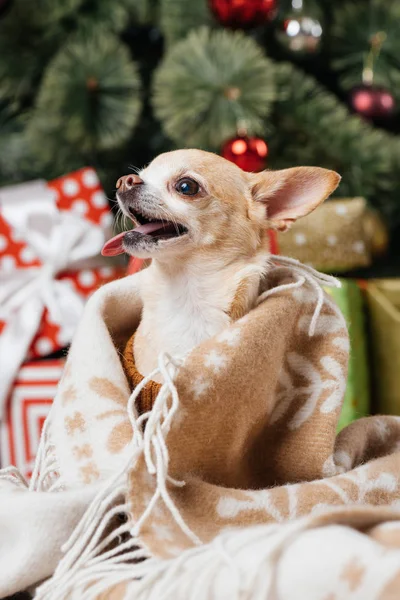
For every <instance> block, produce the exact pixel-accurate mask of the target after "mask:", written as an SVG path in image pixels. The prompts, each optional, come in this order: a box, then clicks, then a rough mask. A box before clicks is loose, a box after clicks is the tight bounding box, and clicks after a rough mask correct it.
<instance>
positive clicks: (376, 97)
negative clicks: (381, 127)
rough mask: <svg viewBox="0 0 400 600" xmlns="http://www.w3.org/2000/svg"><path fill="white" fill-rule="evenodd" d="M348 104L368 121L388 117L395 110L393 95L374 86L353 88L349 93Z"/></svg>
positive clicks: (382, 88)
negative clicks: (368, 119)
mask: <svg viewBox="0 0 400 600" xmlns="http://www.w3.org/2000/svg"><path fill="white" fill-rule="evenodd" d="M350 104H351V106H352V108H353V109H354V110H355V111H356V112H357V113H358V114H360V115H362V116H364V117H368V118H370V119H379V118H387V117H390V116H391V115H392V114H393V113H394V112H395V110H396V102H395V99H394V97H393V95H392V94H391V93H390V92H389V91H388V90H386V89H385V88H384V87H379V86H375V85H364V84H363V85H359V86H357V87H355V88H354V89H353V90H352V91H351V93H350Z"/></svg>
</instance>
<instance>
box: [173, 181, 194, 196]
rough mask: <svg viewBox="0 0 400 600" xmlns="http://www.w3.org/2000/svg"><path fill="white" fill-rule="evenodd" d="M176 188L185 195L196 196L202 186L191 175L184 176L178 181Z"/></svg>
mask: <svg viewBox="0 0 400 600" xmlns="http://www.w3.org/2000/svg"><path fill="white" fill-rule="evenodd" d="M175 189H176V191H177V192H179V193H180V194H183V195H184V196H194V195H195V194H197V193H198V191H199V189H200V186H199V184H198V183H197V181H195V180H194V179H190V177H184V178H183V179H180V180H179V181H178V182H177V184H176V185H175Z"/></svg>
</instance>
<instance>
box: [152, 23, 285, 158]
mask: <svg viewBox="0 0 400 600" xmlns="http://www.w3.org/2000/svg"><path fill="white" fill-rule="evenodd" d="M274 96H275V90H274V82H273V76H272V74H271V64H270V61H269V60H268V59H267V58H266V57H265V56H264V55H263V53H262V51H261V49H260V48H259V47H258V46H257V44H256V43H255V42H254V41H253V40H252V39H251V38H249V37H248V36H246V35H244V34H243V33H240V32H234V33H233V32H229V31H226V30H221V31H210V30H208V29H207V28H201V29H199V30H198V31H193V32H192V33H190V34H189V36H188V37H187V38H186V39H185V40H182V41H181V42H178V43H177V44H176V45H174V46H173V47H172V49H171V50H170V51H169V52H168V53H167V55H166V57H165V58H164V60H163V62H162V64H161V65H160V67H159V68H158V69H157V71H156V73H155V77H154V87H153V105H154V109H155V112H156V116H157V117H158V118H159V119H160V121H161V122H162V124H163V127H164V129H165V131H166V133H167V135H169V136H170V137H171V139H173V140H174V141H176V142H177V143H179V144H183V145H185V146H188V145H193V146H199V147H203V148H204V147H205V148H214V149H215V148H218V147H219V145H220V144H221V143H222V142H224V141H225V140H226V139H227V138H229V137H231V136H233V135H235V134H236V132H237V128H238V126H245V127H246V129H247V131H248V133H256V132H260V131H262V130H263V126H264V121H263V119H264V118H265V117H266V116H267V114H268V112H269V109H270V106H271V102H272V100H273V98H274Z"/></svg>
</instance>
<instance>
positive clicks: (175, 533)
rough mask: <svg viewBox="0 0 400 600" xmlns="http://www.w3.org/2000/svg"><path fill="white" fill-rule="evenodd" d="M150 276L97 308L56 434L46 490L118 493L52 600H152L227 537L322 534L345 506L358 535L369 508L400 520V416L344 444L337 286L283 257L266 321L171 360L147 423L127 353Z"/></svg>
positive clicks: (45, 468)
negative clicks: (317, 522) (161, 582)
mask: <svg viewBox="0 0 400 600" xmlns="http://www.w3.org/2000/svg"><path fill="white" fill-rule="evenodd" d="M138 277H140V274H137V275H134V276H132V277H129V278H126V279H125V280H123V281H120V282H116V283H113V284H110V285H109V286H105V288H103V289H102V290H101V291H100V292H99V293H98V294H97V295H96V296H94V297H93V298H92V300H91V301H90V303H89V305H88V307H87V310H86V314H85V317H84V319H83V321H82V323H81V326H80V328H79V330H78V332H77V335H76V337H75V340H74V343H73V346H72V349H71V352H70V355H69V359H68V364H67V369H66V373H65V376H64V378H63V381H62V383H61V385H60V389H59V392H58V395H57V398H56V401H55V404H54V408H53V411H52V414H51V415H50V419H49V422H48V424H47V426H46V430H45V433H44V436H43V442H42V448H41V453H40V456H39V460H38V469H37V473H36V474H35V477H34V483H33V486H32V487H33V489H36V490H46V489H51V490H59V492H60V493H61V494H62V493H63V490H68V489H78V490H79V489H84V488H85V487H86V486H90V485H93V484H95V485H99V484H101V482H102V481H104V484H101V485H100V487H101V489H100V493H99V494H98V495H97V497H96V498H95V499H94V501H93V502H92V503H91V504H90V506H89V508H88V511H87V513H86V515H85V516H84V518H83V520H82V521H81V523H80V524H79V526H78V527H77V529H76V530H75V532H74V535H73V536H72V538H71V540H70V541H69V543H68V545H67V546H66V547H65V548H64V551H65V556H64V558H63V559H62V560H61V562H60V563H59V565H58V567H57V569H56V571H55V573H54V575H53V577H52V578H51V579H50V580H49V581H47V582H46V583H45V584H44V585H43V586H42V587H41V588H40V589H39V591H38V598H46V599H50V598H55V599H57V600H59V599H60V598H63V597H78V598H79V597H81V596H80V595H79V594H80V593H81V594H85V595H84V597H85V598H86V597H88V598H89V597H100V596H99V594H101V593H103V592H104V591H105V590H108V592H107V594H109V593H111V592H110V589H111V588H115V586H116V585H119V586H120V587H119V588H118V589H119V590H120V591H121V594H122V592H123V595H122V596H121V597H124V594H125V591H124V590H125V583H126V582H133V581H134V580H135V578H136V577H144V579H143V582H145V583H143V585H144V584H146V585H147V588H146V589H147V592H148V593H149V594H150V591H151V581H155V579H154V578H156V573H159V569H160V568H161V569H162V568H164V567H163V566H162V567H160V565H165V564H167V563H165V562H164V561H161V562H160V559H171V560H172V559H173V558H174V557H176V556H177V557H178V559H175V561H177V564H178V566H175V567H172V569H174V568H175V569H178V571H179V568H178V567H179V564H182V561H183V560H186V558H187V557H188V560H189V559H190V557H191V556H192V554H191V553H193V552H195V553H196V552H197V553H198V552H200V549H201V548H205V549H207V548H209V547H214V546H213V545H214V544H215V543H216V542H217V541H218V540H221V539H224V536H225V537H226V536H228V537H229V536H231V535H233V536H236V535H237V536H239V538H240V535H241V534H240V531H242V532H243V535H244V536H245V538H246V539H247V541H248V535H249V536H250V537H251V536H252V533H251V532H252V531H253V530H254V528H253V526H263V527H265V526H266V524H277V523H278V524H281V523H285V522H287V521H292V520H295V519H296V518H297V517H304V516H307V515H308V519H309V522H311V523H313V522H314V521H313V519H315V518H316V517H315V515H316V514H319V513H326V512H327V511H332V507H339V508H340V507H342V508H343V507H346V515H347V517H346V519H347V522H348V523H353V522H354V523H355V524H356V523H357V510H359V508H358V507H359V506H360V505H361V506H366V505H368V506H370V507H371V506H383V507H385V511H386V512H384V513H379V514H380V516H379V518H378V521H379V519H380V520H382V519H383V518H385V519H386V518H387V519H395V518H397V512H396V511H395V509H396V507H398V506H399V502H400V485H399V484H400V481H399V479H400V453H399V442H400V421H399V419H397V418H396V417H372V418H368V419H361V420H359V421H358V422H355V423H353V424H352V425H351V426H349V427H348V428H346V429H344V430H343V431H342V432H341V433H340V434H339V435H338V436H336V425H337V421H338V417H339V413H340V409H341V403H342V401H343V395H344V390H345V386H346V369H347V360H348V351H349V343H348V336H347V329H346V324H345V322H344V319H343V317H342V315H341V313H340V312H339V310H338V309H337V307H336V306H335V305H334V304H333V302H332V300H331V299H330V298H329V297H328V296H327V295H325V294H324V293H323V291H322V288H321V284H332V283H333V282H332V280H331V279H330V278H329V277H327V276H322V275H318V274H317V273H316V272H315V271H313V270H312V269H310V268H308V267H304V266H301V265H299V264H297V263H295V262H293V261H290V260H288V259H283V258H279V259H278V258H276V259H275V258H274V264H273V265H271V269H270V271H269V274H268V276H267V277H266V279H265V281H264V282H263V286H262V289H261V290H260V296H259V300H258V306H257V307H256V308H255V309H253V310H252V311H251V312H250V314H248V315H247V316H245V317H244V318H242V319H240V320H238V321H236V322H234V323H232V324H231V326H230V327H228V328H227V329H226V330H225V331H223V332H222V333H220V334H219V335H218V336H216V337H215V338H213V339H211V340H209V341H206V342H204V343H202V344H201V345H200V346H198V347H197V348H195V349H194V350H193V351H192V352H191V353H190V355H188V356H187V357H185V359H184V360H176V359H174V358H173V357H168V356H161V357H160V360H159V371H160V373H161V375H162V376H163V378H164V382H165V383H164V385H163V386H162V388H161V390H160V393H159V395H158V397H157V400H156V402H155V405H154V406H153V409H152V410H151V411H150V412H148V413H145V414H143V415H139V413H138V411H137V410H136V408H135V401H136V399H137V397H138V394H139V393H140V388H136V390H135V391H134V392H133V394H132V395H131V396H129V391H128V384H127V381H126V379H125V375H124V372H123V369H122V366H121V361H120V354H119V352H120V351H121V349H122V348H123V347H124V344H125V343H126V340H127V339H128V337H129V336H130V335H131V334H132V331H133V330H134V328H135V326H136V325H137V323H138V320H139V318H140V310H141V304H140V298H139V297H138V295H137V281H138V279H137V278H138ZM152 376H153V377H154V374H153V375H152ZM149 379H151V376H150V378H149ZM145 384H146V379H145V380H144V382H143V385H145ZM132 432H133V438H132ZM0 499H1V498H0ZM388 507H392V511H390V509H389V508H388ZM352 511H354V517H353V516H352V515H353V512H352ZM382 514H384V517H382ZM310 519H311V521H310ZM330 519H331V522H335V516H333V517H332V516H331V517H330ZM301 522H302V521H300V523H301ZM295 523H298V521H295ZM294 526H295V527H298V525H294ZM299 527H303V526H302V525H299ZM307 527H308V525H307ZM237 528H238V530H239V533H237V532H236V533H235V531H236V529H237ZM256 529H257V527H256ZM257 531H258V529H257ZM270 531H276V525H272V529H271V530H270ZM282 531H283V530H282ZM257 535H258V534H257ZM266 535H267V534H266ZM268 535H269V534H268ZM221 536H222V537H221ZM246 536H247V537H246ZM256 537H257V536H256ZM239 538H237V539H239ZM271 539H272V538H271ZM221 543H222V542H221ZM238 543H239V545H240V542H238ZM204 544H208V545H209V546H203V545H204ZM219 544H220V542H218V547H219ZM250 546H251V544H250ZM243 547H244V546H243ZM268 547H269V546H268V544H267V542H266V546H265V552H264V554H263V553H262V552H261V551H260V552H261V554H260V556H264V557H265V555H268V552H269V550H268ZM191 549H193V550H191ZM202 552H203V551H202ZM204 552H205V554H206V555H207V556H209V555H208V554H207V551H206V550H205V551H204ZM204 552H203V554H204ZM253 554H254V552H253V551H252V550H250V549H249V557H250V556H253ZM196 556H197V554H196ZM142 558H147V560H145V561H144V562H143V563H142V562H138V561H141V560H142ZM226 559H227V560H228V561H229V556H227V557H226ZM179 561H181V562H179ZM168 564H170V563H168ZM260 564H261V563H260ZM398 566H399V569H400V562H399V563H398ZM157 569H158V570H157ZM0 570H1V569H0ZM310 576H311V574H310ZM152 577H153V579H152ZM135 585H136V584H135ZM239 587H240V586H239ZM254 589H255V590H256V591H257V589H258V588H257V589H256V588H254ZM271 589H272V588H271ZM113 593H115V594H117V592H116V591H115V590H114V592H113ZM257 593H258V592H257ZM333 593H334V592H333ZM399 593H400V592H399ZM74 594H75V595H74ZM76 594H77V595H76ZM118 594H119V592H118ZM121 594H119V595H116V596H115V598H117V597H120V595H121ZM82 597H83V596H82ZM104 597H110V596H109V595H106V596H104ZM127 597H133V596H132V595H128V596H127ZM134 597H136V596H134ZM138 597H139V596H138ZM143 597H146V598H147V597H149V598H150V597H153V596H151V595H148V596H143ZM154 597H157V596H154ZM168 597H169V596H168ZM179 597H182V598H189V597H190V596H188V595H187V596H184V595H182V596H179ZM199 597H200V596H199ZM205 597H207V596H205ZM210 597H214V596H210ZM215 597H216V598H219V597H221V598H224V597H226V596H224V595H220V596H218V595H215ZM238 597H242V596H238ZM243 597H246V598H247V597H249V598H253V597H254V598H256V597H260V598H261V597H263V598H264V597H265V598H266V597H268V596H259V595H254V596H252V595H248V596H243ZM272 597H280V596H271V598H272ZM287 597H288V598H289V596H287ZM293 597H294V596H293ZM310 597H314V596H310ZM337 597H338V598H339V597H340V598H342V597H345V596H340V595H339V596H337ZM361 597H362V598H364V596H360V598H361ZM375 597H376V598H378V597H379V596H371V598H375ZM285 598H286V596H285ZM315 598H318V599H319V598H321V600H328V598H329V600H333V599H334V598H335V596H331V597H330V596H329V595H328V594H325V596H322V595H321V596H315ZM365 598H366V596H365Z"/></svg>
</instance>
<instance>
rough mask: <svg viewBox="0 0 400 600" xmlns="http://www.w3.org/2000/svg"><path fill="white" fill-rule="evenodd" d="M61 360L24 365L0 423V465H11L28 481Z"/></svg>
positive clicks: (61, 365) (62, 365)
mask: <svg viewBox="0 0 400 600" xmlns="http://www.w3.org/2000/svg"><path fill="white" fill-rule="evenodd" d="M64 362H65V361H64V359H59V360H40V361H31V362H28V363H25V364H24V365H23V366H22V367H21V369H20V371H19V373H18V377H17V379H16V380H15V382H14V386H13V389H12V391H11V393H10V395H9V397H8V400H7V406H6V411H5V418H4V419H3V421H1V422H0V448H1V455H0V458H1V461H0V462H1V465H2V466H3V467H6V466H8V465H15V466H16V467H18V469H19V470H20V472H21V473H22V475H23V476H24V477H26V478H29V477H30V476H31V474H32V469H33V464H34V462H35V457H36V453H37V450H38V447H39V440H40V435H41V432H42V428H43V423H44V421H45V419H46V417H47V415H48V414H49V411H50V407H51V404H52V402H53V398H54V396H55V395H56V391H57V386H58V382H59V380H60V377H61V374H62V370H63V367H64Z"/></svg>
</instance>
